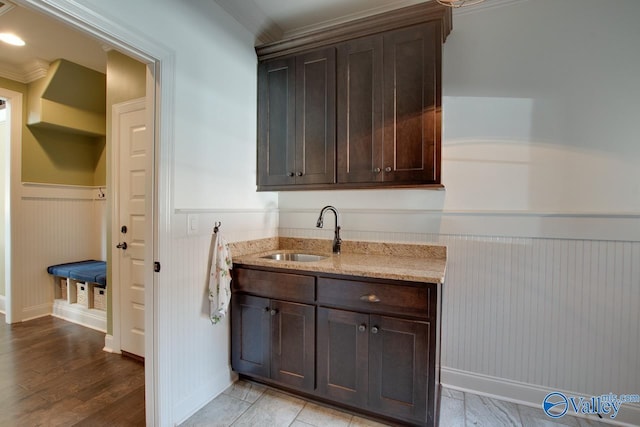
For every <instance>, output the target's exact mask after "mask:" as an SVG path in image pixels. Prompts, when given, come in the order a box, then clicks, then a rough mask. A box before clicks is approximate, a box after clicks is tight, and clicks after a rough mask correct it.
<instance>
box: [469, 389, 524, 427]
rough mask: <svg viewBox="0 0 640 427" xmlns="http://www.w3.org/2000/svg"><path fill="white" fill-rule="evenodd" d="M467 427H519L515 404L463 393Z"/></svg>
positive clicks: (518, 416)
mask: <svg viewBox="0 0 640 427" xmlns="http://www.w3.org/2000/svg"><path fill="white" fill-rule="evenodd" d="M464 402H465V418H466V424H467V426H477V427H481V426H487V427H502V426H504V427H520V426H521V425H522V422H521V421H520V414H518V408H517V406H516V405H515V404H513V403H509V402H503V401H501V400H495V399H491V398H489V397H484V396H477V395H475V394H470V393H465V394H464Z"/></svg>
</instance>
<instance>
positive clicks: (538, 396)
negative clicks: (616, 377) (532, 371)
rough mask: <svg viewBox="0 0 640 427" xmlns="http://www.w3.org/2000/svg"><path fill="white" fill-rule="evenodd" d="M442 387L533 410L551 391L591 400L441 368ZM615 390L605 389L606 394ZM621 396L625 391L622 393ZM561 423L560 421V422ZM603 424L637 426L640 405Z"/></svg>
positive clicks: (622, 410) (630, 406)
mask: <svg viewBox="0 0 640 427" xmlns="http://www.w3.org/2000/svg"><path fill="white" fill-rule="evenodd" d="M441 382H442V385H443V386H445V387H448V388H451V389H454V390H459V391H466V392H470V393H474V394H478V395H481V396H488V397H493V398H496V399H499V400H504V401H507V402H512V403H517V404H519V405H525V406H531V407H534V408H539V409H541V408H542V401H543V400H544V398H545V396H546V395H547V394H549V393H551V392H561V393H564V394H565V395H567V396H575V397H584V398H585V399H589V398H591V396H587V395H585V394H581V393H574V392H572V391H568V390H557V389H550V388H546V387H540V386H537V385H533V384H527V383H522V382H518V381H512V380H507V379H503V378H497V377H491V376H488V375H482V374H476V373H473V372H467V371H461V370H458V369H453V368H446V367H442V369H441ZM609 392H613V393H615V392H616V391H615V390H613V391H610V390H606V391H603V393H609ZM619 393H622V392H619ZM567 415H572V416H577V417H581V418H588V419H590V420H593V419H594V418H593V417H586V416H584V415H581V414H575V412H574V411H573V410H571V409H570V410H569V411H568V412H567ZM558 421H561V419H559V420H558ZM598 421H600V422H604V423H608V424H611V425H618V426H629V427H633V426H638V425H640V406H639V405H638V404H629V403H626V404H623V405H622V407H621V408H620V412H618V415H617V417H616V418H615V419H611V418H609V417H606V416H605V417H603V418H602V419H598Z"/></svg>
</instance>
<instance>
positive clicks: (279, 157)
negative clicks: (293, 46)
mask: <svg viewBox="0 0 640 427" xmlns="http://www.w3.org/2000/svg"><path fill="white" fill-rule="evenodd" d="M295 81H296V74H295V60H294V58H284V59H275V60H270V61H264V62H261V63H260V64H259V65H258V185H286V184H293V183H294V182H295V175H294V173H295V155H296V154H295V117H296V116H295V113H296V106H295V103H296V88H295Z"/></svg>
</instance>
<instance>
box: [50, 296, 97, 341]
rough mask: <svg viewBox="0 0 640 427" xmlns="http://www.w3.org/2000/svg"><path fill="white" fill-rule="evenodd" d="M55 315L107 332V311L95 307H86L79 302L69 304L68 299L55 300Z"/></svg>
mask: <svg viewBox="0 0 640 427" xmlns="http://www.w3.org/2000/svg"><path fill="white" fill-rule="evenodd" d="M51 315H52V316H53V317H57V318H58V319H63V320H66V321H68V322H71V323H76V324H78V325H82V326H84V327H87V328H91V329H95V330H96V331H100V332H104V333H106V332H107V312H106V311H102V310H96V309H93V308H85V307H82V306H80V305H79V304H69V303H68V302H66V301H62V300H55V301H54V302H53V312H52V313H51Z"/></svg>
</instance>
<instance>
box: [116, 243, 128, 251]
mask: <svg viewBox="0 0 640 427" xmlns="http://www.w3.org/2000/svg"><path fill="white" fill-rule="evenodd" d="M116 248H118V249H122V250H123V251H126V250H127V242H122V243H118V244H117V245H116Z"/></svg>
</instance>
